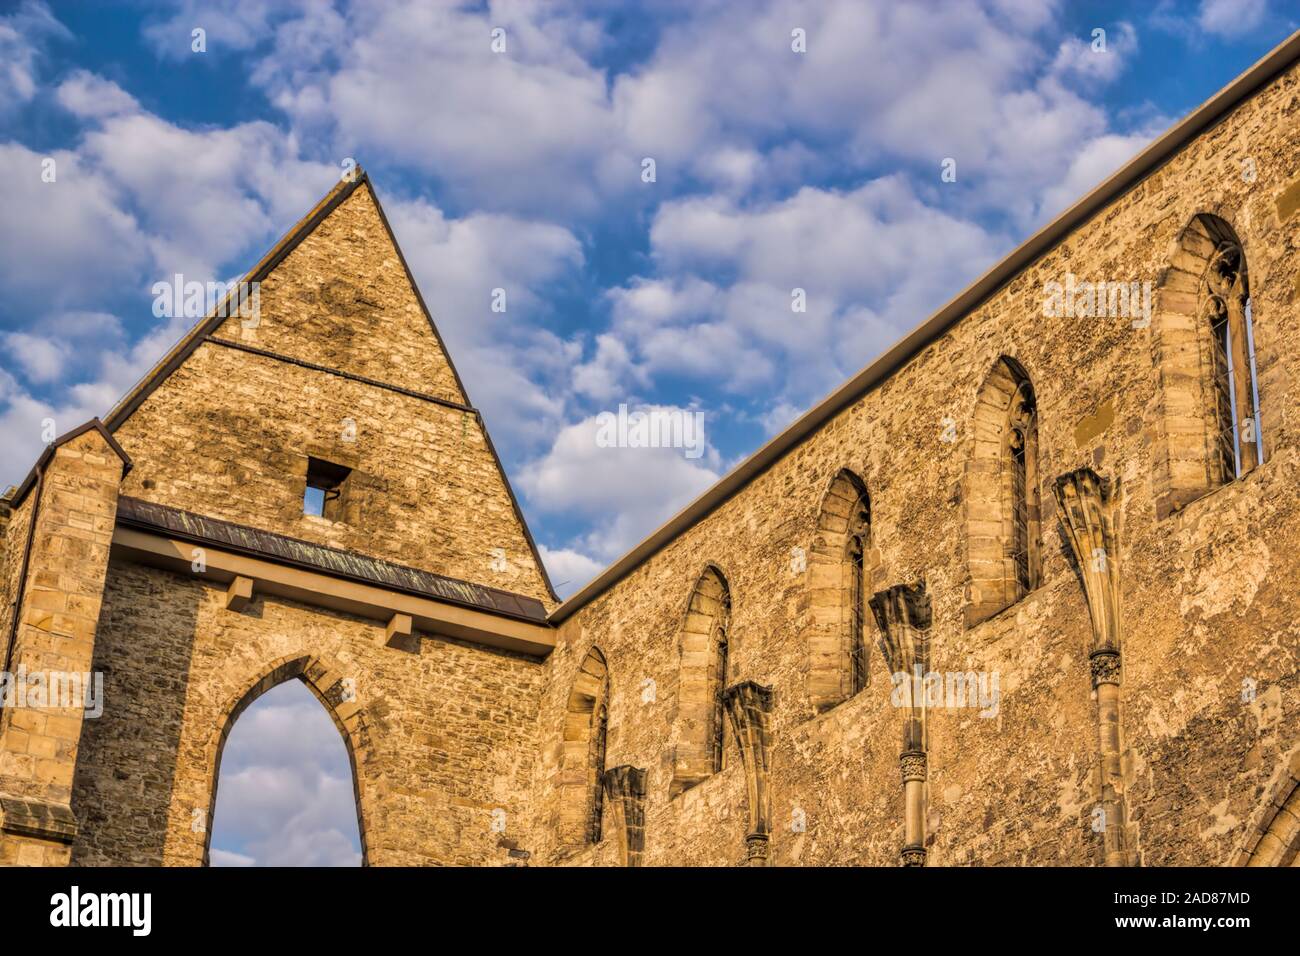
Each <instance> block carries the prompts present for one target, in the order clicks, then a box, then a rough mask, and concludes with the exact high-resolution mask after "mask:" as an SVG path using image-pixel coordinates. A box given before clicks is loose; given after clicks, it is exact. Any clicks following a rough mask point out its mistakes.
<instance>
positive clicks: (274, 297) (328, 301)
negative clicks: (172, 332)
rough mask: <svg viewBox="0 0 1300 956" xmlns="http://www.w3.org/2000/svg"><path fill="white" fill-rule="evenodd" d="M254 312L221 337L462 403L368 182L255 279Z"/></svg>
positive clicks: (224, 327) (228, 323)
mask: <svg viewBox="0 0 1300 956" xmlns="http://www.w3.org/2000/svg"><path fill="white" fill-rule="evenodd" d="M258 299H259V305H260V308H259V315H258V316H257V317H256V319H251V318H246V317H241V316H239V315H232V316H231V317H229V318H227V319H226V320H225V321H224V322H223V323H222V324H221V325H220V326H219V327H218V328H217V329H216V331H215V332H214V334H215V335H217V336H219V337H221V338H223V339H229V340H233V341H238V342H241V343H243V344H245V345H250V346H254V347H257V348H261V349H266V350H269V351H272V352H275V353H276V354H278V355H285V356H289V357H291V358H296V359H300V360H302V361H306V362H311V363H313V364H316V365H323V366H325V367H327V368H332V369H338V370H341V371H344V372H350V373H353V374H355V375H360V376H364V377H367V378H372V379H377V380H379V381H382V382H385V383H387V384H390V385H398V386H401V387H403V388H407V389H412V390H414V391H418V392H423V393H427V394H430V395H434V396H437V397H439V398H443V399H446V400H448V401H452V402H457V403H460V404H465V403H466V401H467V399H466V396H465V394H464V391H463V390H462V388H461V385H460V382H459V381H458V380H457V377H456V373H455V371H454V370H453V369H452V366H451V362H450V360H449V359H448V357H447V354H446V352H445V350H444V347H443V343H442V341H441V338H440V336H439V335H438V334H437V333H436V332H435V330H434V328H433V325H432V324H431V322H430V320H429V318H428V316H427V315H426V313H425V310H424V306H423V304H422V303H421V301H420V298H419V295H418V293H417V292H416V289H415V286H414V284H413V283H412V281H411V278H410V276H409V275H408V273H407V270H406V265H405V262H404V261H403V258H402V255H401V253H400V252H399V250H398V247H397V244H396V242H395V240H394V238H393V236H392V234H391V233H390V231H389V229H388V225H387V223H386V221H385V219H384V217H383V215H382V213H381V211H380V207H379V205H378V203H377V201H376V199H375V196H374V193H373V192H372V191H371V189H370V188H369V181H368V180H367V181H366V182H365V183H363V188H358V189H355V190H353V191H352V192H351V194H350V195H348V197H347V198H346V199H344V200H343V201H342V202H341V203H340V204H339V205H338V206H337V207H335V208H334V209H333V210H332V211H331V212H330V213H329V214H328V215H327V216H326V217H325V218H324V219H323V220H322V221H321V222H320V223H319V224H318V225H316V227H315V228H314V229H312V230H311V231H310V232H309V233H308V234H307V235H306V236H305V237H304V238H303V239H302V240H301V241H300V242H299V243H298V244H297V245H296V246H295V247H294V248H293V250H292V251H291V252H290V253H289V254H288V255H287V256H286V257H285V258H284V260H283V261H281V262H280V263H278V264H277V265H276V266H275V267H274V268H273V269H272V270H271V273H270V274H269V275H268V276H267V277H266V278H265V279H263V280H262V281H261V282H260V284H259V287H258Z"/></svg>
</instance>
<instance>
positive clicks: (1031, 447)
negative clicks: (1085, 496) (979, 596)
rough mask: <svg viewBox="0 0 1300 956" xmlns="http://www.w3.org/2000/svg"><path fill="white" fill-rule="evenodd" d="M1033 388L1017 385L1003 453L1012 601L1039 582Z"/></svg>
mask: <svg viewBox="0 0 1300 956" xmlns="http://www.w3.org/2000/svg"><path fill="white" fill-rule="evenodd" d="M1036 415H1037V410H1036V408H1035V406H1034V389H1033V387H1032V386H1031V385H1030V384H1029V380H1028V379H1025V380H1023V381H1021V382H1019V383H1018V384H1017V386H1016V394H1015V395H1013V396H1012V397H1011V408H1010V411H1009V413H1008V415H1007V428H1006V448H1005V450H1004V452H1003V469H1004V475H1005V477H1004V479H1003V480H1004V481H1005V482H1006V483H1007V485H1008V487H1007V488H1006V489H1005V490H1004V492H1003V494H1004V496H1005V500H1006V501H1007V523H1008V527H1007V531H1006V534H1007V538H1008V540H1009V541H1010V543H1011V547H1010V559H1011V564H1012V574H1013V576H1014V587H1013V594H1012V599H1013V600H1019V599H1020V598H1022V597H1024V596H1025V595H1026V594H1028V593H1029V592H1030V591H1032V590H1033V589H1034V587H1035V585H1037V583H1038V580H1037V578H1038V554H1037V548H1038V527H1037V525H1038V506H1037V502H1032V503H1031V498H1032V496H1033V493H1034V491H1035V490H1036V489H1037V487H1038V480H1037V479H1038V476H1037V474H1036V471H1037V465H1038V462H1037V459H1038V454H1037V452H1038V449H1037V444H1038V428H1037V423H1036Z"/></svg>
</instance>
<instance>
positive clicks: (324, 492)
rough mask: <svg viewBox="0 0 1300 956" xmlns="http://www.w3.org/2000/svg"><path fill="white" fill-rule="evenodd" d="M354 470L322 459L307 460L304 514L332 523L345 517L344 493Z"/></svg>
mask: <svg viewBox="0 0 1300 956" xmlns="http://www.w3.org/2000/svg"><path fill="white" fill-rule="evenodd" d="M350 474H352V469H351V468H347V467H345V466H343V465H336V464H334V463H333V462H330V461H325V460H323V459H321V458H310V457H309V458H308V459H307V487H306V490H305V491H304V492H303V496H302V513H303V514H304V515H316V516H317V517H321V518H326V519H328V520H330V521H339V520H340V519H341V518H342V516H343V506H342V505H343V492H344V490H345V487H346V482H347V480H348V475H350Z"/></svg>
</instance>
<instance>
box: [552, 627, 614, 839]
mask: <svg viewBox="0 0 1300 956" xmlns="http://www.w3.org/2000/svg"><path fill="white" fill-rule="evenodd" d="M608 715H609V666H608V664H607V663H606V661H605V655H604V653H603V652H602V651H601V650H600V648H598V647H593V648H591V649H590V650H589V651H587V654H586V656H585V657H583V659H582V663H581V664H580V665H579V667H578V672H577V674H576V675H575V677H574V679H573V689H572V690H571V691H570V692H569V699H568V703H567V705H566V707H565V713H564V740H563V749H562V751H561V755H560V774H559V790H560V800H559V820H558V829H559V844H560V846H561V847H562V848H564V849H566V850H570V851H572V850H575V849H578V848H580V847H582V846H583V845H585V844H589V843H599V842H600V838H601V813H602V810H603V804H604V789H603V788H604V778H605V745H606V734H607V732H608V725H609V716H608Z"/></svg>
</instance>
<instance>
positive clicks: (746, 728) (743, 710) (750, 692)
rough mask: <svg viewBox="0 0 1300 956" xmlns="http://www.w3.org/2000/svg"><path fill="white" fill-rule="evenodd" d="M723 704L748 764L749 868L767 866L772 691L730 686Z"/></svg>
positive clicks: (748, 684)
mask: <svg viewBox="0 0 1300 956" xmlns="http://www.w3.org/2000/svg"><path fill="white" fill-rule="evenodd" d="M723 702H724V704H725V706H726V708H727V715H728V716H729V717H730V719H731V728H732V730H733V731H734V732H735V735H736V740H737V741H738V742H739V744H740V755H741V758H742V759H743V760H744V763H745V785H746V788H747V789H748V792H749V835H748V836H746V837H745V846H746V861H747V863H748V865H749V866H767V861H768V844H769V842H770V839H771V832H772V796H771V791H770V787H769V784H768V769H769V762H770V760H771V731H770V720H769V718H770V716H771V713H772V689H771V688H770V687H764V686H763V685H761V684H756V683H754V682H753V681H745V682H744V683H741V684H735V685H733V686H732V687H728V688H727V690H726V693H725V694H724V695H723Z"/></svg>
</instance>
